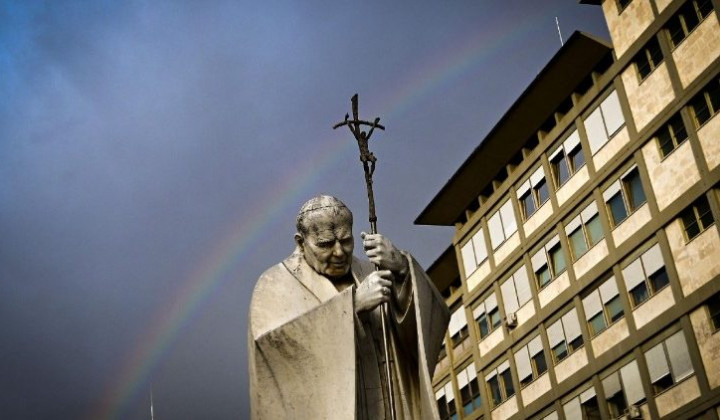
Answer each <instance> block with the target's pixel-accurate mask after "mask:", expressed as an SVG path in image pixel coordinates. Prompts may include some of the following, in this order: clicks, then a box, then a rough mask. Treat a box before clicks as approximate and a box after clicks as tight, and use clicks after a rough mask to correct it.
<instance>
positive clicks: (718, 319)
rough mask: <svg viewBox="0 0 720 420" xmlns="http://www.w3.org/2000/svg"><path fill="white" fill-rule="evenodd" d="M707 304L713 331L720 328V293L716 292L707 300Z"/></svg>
mask: <svg viewBox="0 0 720 420" xmlns="http://www.w3.org/2000/svg"><path fill="white" fill-rule="evenodd" d="M705 306H706V307H707V310H708V315H710V325H711V326H712V329H713V331H717V330H720V293H715V294H714V295H713V296H711V297H710V299H708V300H707V301H705Z"/></svg>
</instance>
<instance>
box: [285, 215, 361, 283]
mask: <svg viewBox="0 0 720 420" xmlns="http://www.w3.org/2000/svg"><path fill="white" fill-rule="evenodd" d="M307 228H308V232H307V233H306V234H304V235H301V234H296V235H295V240H296V241H297V244H298V245H299V246H300V248H301V250H302V252H303V255H304V256H305V261H307V263H308V264H309V265H310V267H312V268H313V269H314V270H315V271H316V272H318V273H319V274H322V275H324V276H325V277H328V278H330V279H334V278H339V277H342V276H344V275H345V274H347V273H348V271H350V264H351V262H352V253H353V248H354V246H355V244H354V242H353V236H352V222H351V219H350V217H347V216H346V215H345V213H344V212H341V213H340V214H338V213H334V214H333V212H330V211H320V210H319V211H317V212H316V214H313V215H312V217H310V218H308V221H307Z"/></svg>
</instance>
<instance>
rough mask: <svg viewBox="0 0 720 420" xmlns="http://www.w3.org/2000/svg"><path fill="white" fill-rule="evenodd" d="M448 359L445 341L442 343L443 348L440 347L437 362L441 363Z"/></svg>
mask: <svg viewBox="0 0 720 420" xmlns="http://www.w3.org/2000/svg"><path fill="white" fill-rule="evenodd" d="M446 357H447V347H446V344H445V339H443V341H442V346H440V352H439V353H438V357H437V362H438V363H440V362H441V361H442V359H444V358H446Z"/></svg>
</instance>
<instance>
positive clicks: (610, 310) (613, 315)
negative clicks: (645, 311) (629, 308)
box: [605, 296, 623, 323]
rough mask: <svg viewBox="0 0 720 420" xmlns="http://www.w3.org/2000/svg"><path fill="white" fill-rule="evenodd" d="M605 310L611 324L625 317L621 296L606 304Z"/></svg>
mask: <svg viewBox="0 0 720 420" xmlns="http://www.w3.org/2000/svg"><path fill="white" fill-rule="evenodd" d="M605 308H606V309H607V314H608V318H609V319H610V322H611V323H612V322H615V321H617V320H618V319H620V318H622V317H623V308H622V304H621V303H620V297H619V296H615V297H614V298H612V299H610V302H608V303H606V304H605Z"/></svg>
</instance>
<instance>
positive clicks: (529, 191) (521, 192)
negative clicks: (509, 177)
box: [517, 165, 550, 222]
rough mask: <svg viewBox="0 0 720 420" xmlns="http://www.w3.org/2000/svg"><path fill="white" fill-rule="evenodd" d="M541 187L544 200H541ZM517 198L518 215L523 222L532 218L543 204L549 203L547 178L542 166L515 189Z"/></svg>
mask: <svg viewBox="0 0 720 420" xmlns="http://www.w3.org/2000/svg"><path fill="white" fill-rule="evenodd" d="M543 187H544V188H545V191H546V194H547V197H545V199H544V200H542V199H541V190H542V189H543ZM517 198H518V202H519V203H520V213H521V217H522V221H523V222H526V221H527V220H528V219H530V218H531V217H532V216H534V215H535V213H537V212H538V210H540V208H541V207H542V206H543V205H545V203H547V202H549V201H550V187H549V185H548V183H547V177H546V176H545V169H544V168H543V166H542V165H540V166H539V167H538V168H537V169H535V170H534V171H533V173H532V174H531V175H530V176H529V177H528V179H526V180H525V181H523V182H522V183H521V184H520V186H519V187H518V188H517ZM528 204H532V211H530V208H529V206H528Z"/></svg>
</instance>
